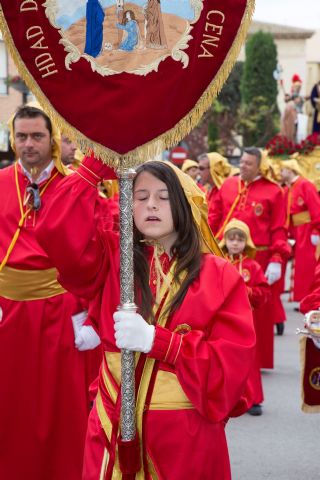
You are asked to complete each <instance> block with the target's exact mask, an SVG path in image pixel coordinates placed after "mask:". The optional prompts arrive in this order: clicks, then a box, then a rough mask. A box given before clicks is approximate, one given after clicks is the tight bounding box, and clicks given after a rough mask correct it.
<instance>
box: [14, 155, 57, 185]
mask: <svg viewBox="0 0 320 480" xmlns="http://www.w3.org/2000/svg"><path fill="white" fill-rule="evenodd" d="M18 163H19V165H20V166H21V169H22V173H23V175H24V176H25V177H27V178H28V179H29V181H30V182H31V183H37V184H38V185H39V184H40V183H42V182H44V181H45V180H48V178H50V175H51V172H52V170H53V169H54V162H53V160H51V162H50V163H49V165H48V166H47V167H46V168H45V169H44V170H42V171H41V172H40V175H39V176H38V178H37V179H36V180H33V178H32V176H31V174H30V172H28V170H27V169H26V168H25V167H24V166H23V165H22V162H21V159H20V158H19V160H18Z"/></svg>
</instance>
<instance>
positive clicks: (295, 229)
mask: <svg viewBox="0 0 320 480" xmlns="http://www.w3.org/2000/svg"><path fill="white" fill-rule="evenodd" d="M281 165H282V169H281V176H282V180H283V182H284V183H286V185H287V187H288V188H287V189H286V191H285V198H286V205H287V226H288V228H289V236H290V238H292V239H293V240H294V241H295V244H294V249H293V253H294V263H293V270H294V274H293V292H292V300H293V301H295V302H300V300H301V299H302V298H303V297H305V296H306V295H307V294H308V293H309V290H310V287H311V284H312V280H313V275H314V270H315V267H316V247H317V245H319V243H320V198H319V195H318V192H317V189H316V187H315V186H314V184H313V183H312V182H310V180H307V179H306V178H303V176H302V175H301V169H300V167H299V164H298V162H297V160H296V159H288V160H284V161H283V162H282V164H281Z"/></svg>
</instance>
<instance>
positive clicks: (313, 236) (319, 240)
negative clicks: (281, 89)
mask: <svg viewBox="0 0 320 480" xmlns="http://www.w3.org/2000/svg"><path fill="white" fill-rule="evenodd" d="M310 240H311V243H312V245H314V246H315V247H316V246H317V245H319V243H320V235H317V234H315V233H312V234H311V236H310Z"/></svg>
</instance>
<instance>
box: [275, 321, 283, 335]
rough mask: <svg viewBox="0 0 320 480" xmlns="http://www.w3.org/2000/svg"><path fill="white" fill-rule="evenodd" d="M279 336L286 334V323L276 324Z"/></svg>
mask: <svg viewBox="0 0 320 480" xmlns="http://www.w3.org/2000/svg"><path fill="white" fill-rule="evenodd" d="M276 328H277V335H283V332H284V322H281V323H276Z"/></svg>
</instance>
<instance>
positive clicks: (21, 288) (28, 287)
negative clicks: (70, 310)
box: [0, 266, 65, 302]
mask: <svg viewBox="0 0 320 480" xmlns="http://www.w3.org/2000/svg"><path fill="white" fill-rule="evenodd" d="M61 293H65V289H64V288H62V286H61V285H60V283H58V281H57V270H56V269H55V268H49V269H47V270H17V269H15V268H11V267H7V266H6V267H3V269H2V271H1V272H0V296H2V297H4V298H7V299H9V300H16V301H18V302H20V301H24V300H41V299H44V298H50V297H55V296H56V295H60V294H61Z"/></svg>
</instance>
